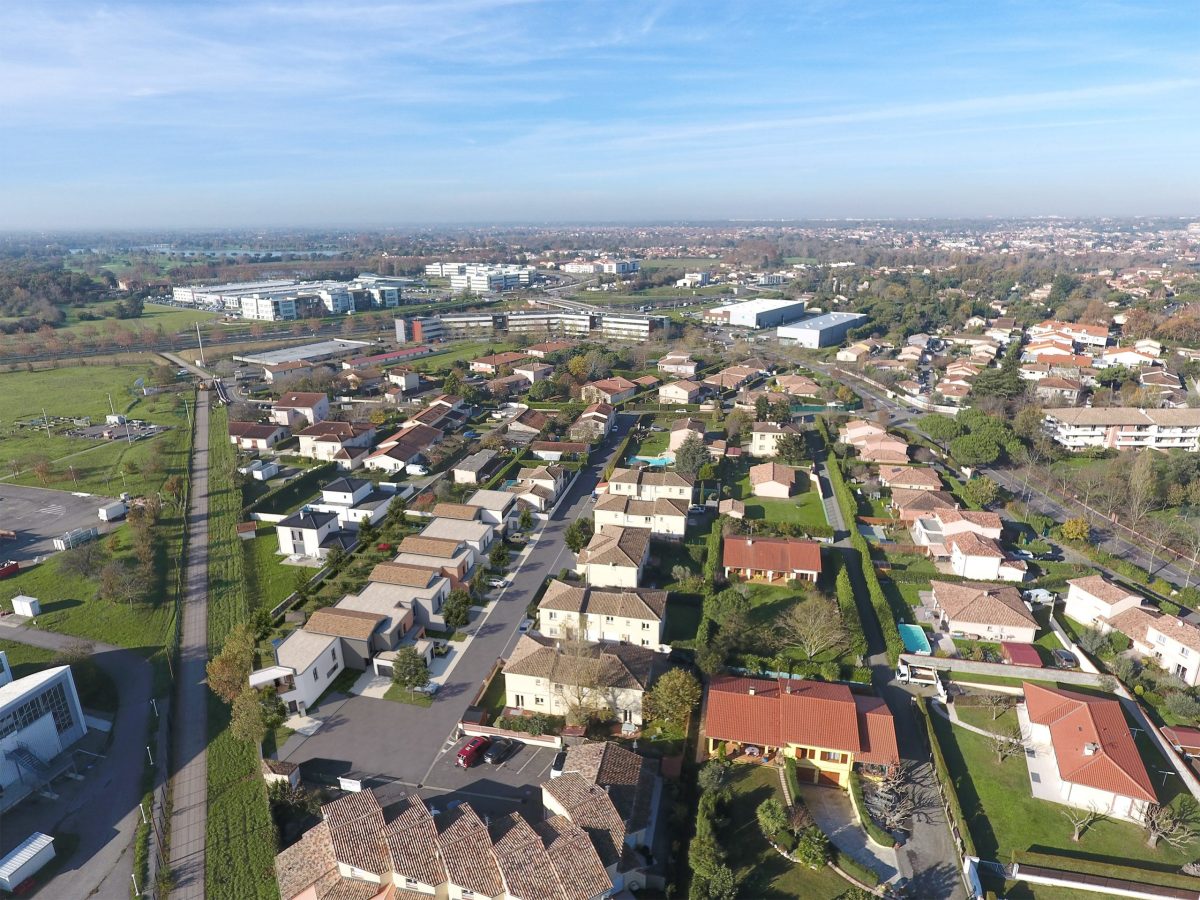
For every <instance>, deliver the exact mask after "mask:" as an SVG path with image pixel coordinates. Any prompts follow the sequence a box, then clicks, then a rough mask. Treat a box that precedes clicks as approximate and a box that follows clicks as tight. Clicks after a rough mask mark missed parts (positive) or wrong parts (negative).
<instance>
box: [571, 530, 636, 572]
mask: <svg viewBox="0 0 1200 900" xmlns="http://www.w3.org/2000/svg"><path fill="white" fill-rule="evenodd" d="M649 546H650V530H649V529H647V528H625V527H624V526H621V525H601V526H600V530H599V531H597V532H596V533H595V534H593V535H592V539H591V540H590V541H588V544H587V546H586V547H584V548H583V549H581V550H580V551H579V562H580V563H586V564H589V565H611V566H628V567H634V568H636V567H638V566H640V565H641V564H642V560H643V559H645V557H646V550H647V548H648V547H649Z"/></svg>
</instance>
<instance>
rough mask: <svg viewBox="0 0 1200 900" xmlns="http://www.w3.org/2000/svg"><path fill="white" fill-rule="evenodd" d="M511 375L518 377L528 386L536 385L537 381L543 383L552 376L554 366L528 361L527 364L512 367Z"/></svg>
mask: <svg viewBox="0 0 1200 900" xmlns="http://www.w3.org/2000/svg"><path fill="white" fill-rule="evenodd" d="M513 374H514V375H519V376H520V377H521V378H524V379H525V380H526V381H528V382H529V383H530V384H537V383H538V382H539V381H545V380H546V379H547V378H549V377H550V376H552V375H553V374H554V366H551V365H547V364H546V363H541V362H533V361H532V360H530V361H529V362H523V363H519V364H518V365H515V366H513Z"/></svg>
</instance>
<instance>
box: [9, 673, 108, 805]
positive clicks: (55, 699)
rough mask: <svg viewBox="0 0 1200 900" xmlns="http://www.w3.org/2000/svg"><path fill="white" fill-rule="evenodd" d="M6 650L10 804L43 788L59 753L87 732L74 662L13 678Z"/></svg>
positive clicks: (52, 771)
mask: <svg viewBox="0 0 1200 900" xmlns="http://www.w3.org/2000/svg"><path fill="white" fill-rule="evenodd" d="M11 679H12V671H11V669H9V667H8V658H7V657H6V656H5V654H4V653H3V652H0V793H2V794H3V795H4V801H5V802H4V806H6V807H7V806H9V805H10V804H11V803H12V802H15V799H16V798H19V797H21V796H24V795H25V794H28V793H29V792H30V791H33V790H36V789H37V788H38V787H40V786H41V785H42V784H43V783H44V782H45V781H46V780H47V779H48V778H49V777H50V776H51V775H52V774H53V773H54V768H52V766H53V763H54V761H55V758H56V757H58V756H59V754H61V753H62V752H63V751H64V750H66V749H67V748H68V747H70V746H71V745H72V744H74V743H75V742H76V741H78V740H79V739H80V738H82V737H83V736H84V735H85V734H86V733H87V724H86V723H85V722H84V719H83V707H82V706H80V703H79V694H78V693H77V692H76V691H75V680H74V679H73V678H72V677H71V667H70V666H57V667H55V668H52V669H43V670H42V671H41V672H36V673H34V674H33V675H26V676H25V677H24V678H18V679H17V680H16V681H12V680H11Z"/></svg>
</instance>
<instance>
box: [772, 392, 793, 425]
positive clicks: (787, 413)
mask: <svg viewBox="0 0 1200 900" xmlns="http://www.w3.org/2000/svg"><path fill="white" fill-rule="evenodd" d="M770 421H772V422H774V423H775V424H776V425H788V424H790V423H791V421H792V403H791V401H790V400H788V398H787V397H781V398H780V399H778V400H776V401H774V402H773V403H772V404H771V414H770Z"/></svg>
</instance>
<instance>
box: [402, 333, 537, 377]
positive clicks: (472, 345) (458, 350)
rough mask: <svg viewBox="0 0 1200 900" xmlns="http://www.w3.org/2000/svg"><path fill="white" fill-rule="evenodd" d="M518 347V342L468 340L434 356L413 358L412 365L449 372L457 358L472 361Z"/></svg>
mask: <svg viewBox="0 0 1200 900" xmlns="http://www.w3.org/2000/svg"><path fill="white" fill-rule="evenodd" d="M516 349H519V348H518V347H517V345H516V344H513V343H508V342H505V341H468V342H464V343H456V344H453V345H451V346H450V347H449V348H447V349H446V350H443V351H441V352H440V353H435V354H433V355H432V356H423V357H421V358H420V359H416V360H413V361H412V363H411V364H410V366H411V368H414V369H417V370H419V371H422V372H431V373H432V372H448V371H449V370H450V367H451V366H453V365H454V363H455V361H456V360H463V361H464V362H470V361H471V360H473V359H478V358H479V357H481V356H490V355H491V354H493V353H503V352H504V351H506V350H516Z"/></svg>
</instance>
